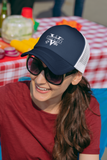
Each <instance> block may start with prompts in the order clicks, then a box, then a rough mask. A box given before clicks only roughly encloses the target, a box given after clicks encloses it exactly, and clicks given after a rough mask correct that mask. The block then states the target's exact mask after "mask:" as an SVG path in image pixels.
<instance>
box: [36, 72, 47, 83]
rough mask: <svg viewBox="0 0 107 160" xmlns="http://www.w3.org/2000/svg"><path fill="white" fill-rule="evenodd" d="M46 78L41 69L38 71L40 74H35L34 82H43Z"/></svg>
mask: <svg viewBox="0 0 107 160" xmlns="http://www.w3.org/2000/svg"><path fill="white" fill-rule="evenodd" d="M46 82H47V81H46V78H45V73H44V70H42V71H41V72H40V74H39V75H38V76H36V83H38V84H44V83H46Z"/></svg>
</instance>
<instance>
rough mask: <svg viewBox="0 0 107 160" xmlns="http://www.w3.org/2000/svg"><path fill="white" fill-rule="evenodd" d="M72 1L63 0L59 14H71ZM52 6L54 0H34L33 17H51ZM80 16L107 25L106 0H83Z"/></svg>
mask: <svg viewBox="0 0 107 160" xmlns="http://www.w3.org/2000/svg"><path fill="white" fill-rule="evenodd" d="M0 1H1V0H0ZM14 1H15V0H14ZM22 1H23V0H22ZM74 3H75V0H65V2H64V4H63V6H62V13H61V16H73V11H74ZM53 6H54V0H35V1H34V5H33V16H34V18H43V17H52V8H53ZM0 7H1V5H0ZM0 11H1V8H0ZM10 14H11V11H10V4H9V3H8V15H10ZM82 17H83V18H85V19H88V20H90V21H94V22H96V23H99V24H102V25H104V26H107V0H85V3H84V8H83V16H82Z"/></svg>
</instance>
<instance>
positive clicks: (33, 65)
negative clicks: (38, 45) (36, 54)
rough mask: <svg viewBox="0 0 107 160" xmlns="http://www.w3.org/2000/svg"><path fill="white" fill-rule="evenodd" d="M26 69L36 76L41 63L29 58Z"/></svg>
mask: <svg viewBox="0 0 107 160" xmlns="http://www.w3.org/2000/svg"><path fill="white" fill-rule="evenodd" d="M27 68H28V70H29V71H30V72H31V73H32V74H34V75H38V74H39V73H40V71H41V70H40V69H41V63H40V62H39V61H38V60H37V59H34V58H33V57H30V58H29V59H28V62H27Z"/></svg>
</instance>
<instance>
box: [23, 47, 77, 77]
mask: <svg viewBox="0 0 107 160" xmlns="http://www.w3.org/2000/svg"><path fill="white" fill-rule="evenodd" d="M28 54H29V55H34V56H35V57H37V58H39V59H40V60H41V61H43V62H44V63H45V65H46V66H47V67H48V68H49V69H50V70H51V71H52V72H53V73H54V74H56V75H62V74H65V73H67V72H70V71H72V70H73V69H75V68H74V67H73V66H72V65H71V64H69V63H68V62H67V61H66V60H64V59H63V58H62V57H60V56H59V55H58V54H56V53H55V52H53V51H51V50H49V49H47V48H44V47H35V48H34V49H32V50H31V51H28V52H25V53H23V54H22V55H21V57H24V56H26V55H28Z"/></svg>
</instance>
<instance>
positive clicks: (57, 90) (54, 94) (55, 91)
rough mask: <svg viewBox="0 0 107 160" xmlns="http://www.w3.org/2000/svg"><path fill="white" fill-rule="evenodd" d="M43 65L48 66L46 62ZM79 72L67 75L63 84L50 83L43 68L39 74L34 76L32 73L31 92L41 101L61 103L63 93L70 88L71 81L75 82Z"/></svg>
mask: <svg viewBox="0 0 107 160" xmlns="http://www.w3.org/2000/svg"><path fill="white" fill-rule="evenodd" d="M43 66H44V67H46V65H45V64H44V63H43ZM77 74H78V72H77V73H76V74H71V75H69V76H67V77H65V79H64V81H63V82H62V84H61V85H53V84H51V83H49V82H48V81H47V80H46V79H45V75H44V70H42V71H41V73H40V74H39V75H38V76H34V75H32V74H30V76H31V88H32V91H31V92H32V95H33V98H34V99H35V100H37V101H40V102H46V101H47V102H49V101H54V102H58V103H59V102H60V100H61V97H62V94H63V93H64V92H65V90H66V89H67V88H68V86H69V85H70V83H72V84H74V81H75V78H76V77H77ZM81 76H82V75H81Z"/></svg>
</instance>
